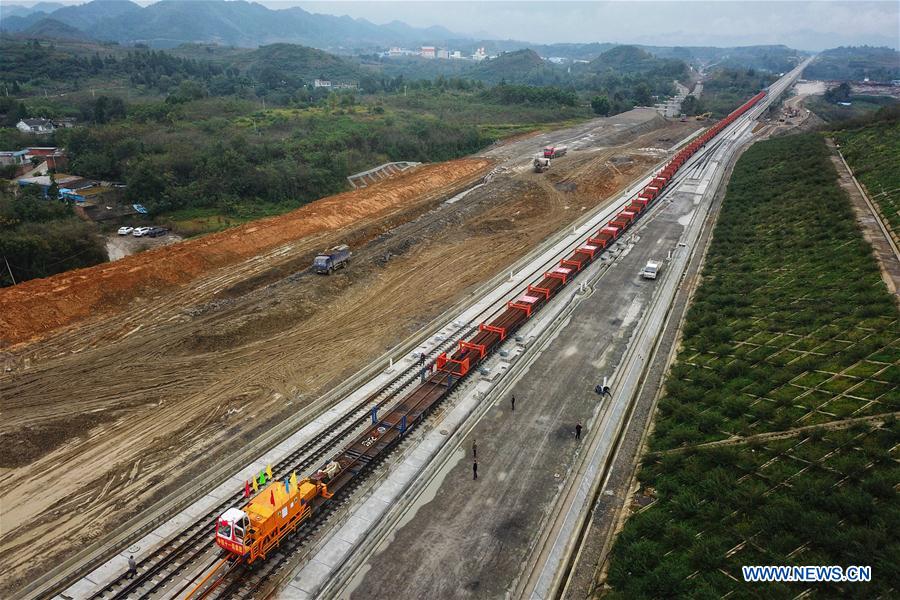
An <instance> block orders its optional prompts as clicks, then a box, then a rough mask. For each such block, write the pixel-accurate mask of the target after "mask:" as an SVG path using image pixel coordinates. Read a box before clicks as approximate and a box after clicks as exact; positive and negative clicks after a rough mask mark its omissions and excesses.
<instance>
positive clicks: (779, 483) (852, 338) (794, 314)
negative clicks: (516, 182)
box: [606, 134, 900, 598]
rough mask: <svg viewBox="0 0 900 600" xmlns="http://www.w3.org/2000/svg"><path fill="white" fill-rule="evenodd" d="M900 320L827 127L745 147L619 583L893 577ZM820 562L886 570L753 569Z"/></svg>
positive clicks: (659, 421) (848, 589)
mask: <svg viewBox="0 0 900 600" xmlns="http://www.w3.org/2000/svg"><path fill="white" fill-rule="evenodd" d="M898 318H900V314H898V310H897V307H896V304H895V303H894V302H893V300H892V298H891V296H890V295H889V294H888V293H887V291H886V289H885V286H884V283H883V282H882V280H881V278H880V276H879V272H878V269H877V267H876V265H875V261H874V258H873V257H872V255H871V249H870V248H869V246H868V245H867V244H866V243H865V242H864V241H863V239H862V236H861V234H860V232H859V230H858V229H857V226H856V223H855V220H854V217H853V213H852V212H851V209H850V205H849V202H848V200H847V198H846V196H845V195H844V194H843V192H842V191H841V190H840V189H839V188H838V186H837V184H836V173H835V171H834V168H833V166H832V164H831V163H830V161H829V159H828V151H827V148H826V146H825V144H824V141H823V139H822V138H821V137H819V136H818V135H815V134H809V135H801V136H791V137H785V138H780V139H776V140H772V141H768V142H763V143H759V144H757V145H755V146H754V147H752V148H751V149H750V150H748V151H747V152H746V153H745V154H744V156H743V157H742V158H741V160H740V161H739V163H738V165H737V167H736V169H735V172H734V175H733V177H732V179H731V182H730V183H729V186H728V192H727V196H726V199H725V202H724V205H723V208H722V213H721V215H720V218H719V222H718V224H717V226H716V229H715V233H714V239H713V242H712V245H711V247H710V250H709V254H708V256H707V261H706V264H705V266H704V269H703V282H702V284H701V285H700V287H699V288H698V290H697V292H696V296H695V299H694V302H693V304H692V307H691V309H690V311H689V313H688V316H687V319H686V323H685V326H684V338H683V340H682V346H681V348H680V350H679V353H678V356H677V359H676V363H675V365H674V366H673V368H672V370H671V372H670V374H669V377H668V380H667V383H666V388H665V393H664V395H663V397H662V398H661V399H660V403H659V410H658V413H657V415H656V420H655V431H654V433H653V435H652V436H651V439H650V443H649V445H650V450H651V452H650V453H649V454H647V455H646V456H645V457H644V459H643V463H642V469H641V472H640V475H639V479H640V484H641V492H640V494H641V495H642V496H643V499H642V501H641V502H640V505H645V506H646V507H645V508H642V509H641V510H639V511H638V512H637V514H635V515H634V516H632V517H631V518H630V519H629V520H628V522H627V523H626V526H625V529H624V531H623V532H622V534H621V535H620V536H619V538H618V540H617V542H616V545H615V547H614V549H613V554H612V558H611V564H610V568H609V573H608V580H607V583H608V584H609V585H611V586H612V591H608V590H607V592H606V593H607V595H608V596H610V597H617V598H618V597H621V598H636V597H637V598H643V597H675V596H682V595H684V596H691V597H704V598H705V597H710V598H712V597H722V596H725V595H728V594H734V597H741V598H743V597H754V598H755V597H758V598H792V597H795V596H796V595H798V594H800V593H802V592H803V591H804V590H806V589H808V588H811V587H814V588H815V591H816V592H817V593H816V594H815V595H816V596H819V595H821V596H825V597H835V596H844V595H847V596H862V595H865V596H872V597H878V596H885V597H887V596H890V595H891V593H892V592H895V591H896V588H897V586H898V583H900V578H898V574H900V570H898V564H900V543H898V541H897V537H896V535H895V534H890V533H889V532H890V531H895V532H896V531H898V530H900V505H898V502H897V493H896V487H897V485H898V482H900V467H898V464H897V460H896V459H897V458H898V456H900V452H898V450H897V445H898V442H900V427H898V425H897V421H896V419H895V418H894V417H893V416H891V415H892V414H893V413H895V412H897V411H900V320H898ZM885 415H888V416H885ZM861 417H874V418H873V419H871V420H869V421H865V420H863V421H859V420H857V421H854V419H859V418H861ZM848 419H849V420H848ZM710 443H712V444H710ZM702 444H710V445H706V446H702ZM816 564H823V565H832V564H835V565H843V566H849V565H871V566H872V567H873V581H872V582H871V583H869V584H865V586H862V587H861V584H827V585H824V584H815V585H814V586H812V585H811V584H760V583H757V584H748V583H744V582H743V579H742V575H741V569H740V567H741V566H742V565H816ZM854 586H855V587H854Z"/></svg>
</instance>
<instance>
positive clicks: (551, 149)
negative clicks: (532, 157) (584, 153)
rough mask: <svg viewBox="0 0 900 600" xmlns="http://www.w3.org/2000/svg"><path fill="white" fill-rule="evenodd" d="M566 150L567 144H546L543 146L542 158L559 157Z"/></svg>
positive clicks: (563, 154) (564, 153)
mask: <svg viewBox="0 0 900 600" xmlns="http://www.w3.org/2000/svg"><path fill="white" fill-rule="evenodd" d="M568 150H569V148H568V147H567V146H547V147H545V148H544V158H559V157H560V156H565V155H566V152H567V151H568Z"/></svg>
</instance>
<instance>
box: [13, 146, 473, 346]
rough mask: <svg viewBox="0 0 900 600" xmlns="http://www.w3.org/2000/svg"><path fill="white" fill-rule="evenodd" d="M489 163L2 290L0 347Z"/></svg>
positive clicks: (349, 195) (403, 202) (414, 177)
mask: <svg viewBox="0 0 900 600" xmlns="http://www.w3.org/2000/svg"><path fill="white" fill-rule="evenodd" d="M489 164H490V163H489V161H487V160H484V159H461V160H455V161H451V162H449V163H440V164H433V165H426V166H424V167H421V168H419V169H415V170H414V171H412V172H409V173H406V174H403V175H401V176H400V177H398V178H397V179H391V180H388V181H384V182H380V183H378V184H375V185H373V186H371V187H368V188H365V189H361V190H353V191H351V192H346V193H343V194H338V195H337V196H331V197H329V198H325V199H322V200H319V201H317V202H313V203H311V204H308V205H306V206H304V207H302V208H299V209H297V210H294V211H292V212H289V213H287V214H284V215H280V216H277V217H271V218H268V219H262V220H259V221H254V222H252V223H247V224H245V225H242V226H240V227H235V228H234V229H229V230H227V231H222V232H220V233H215V234H212V235H208V236H204V237H201V238H196V239H193V240H189V241H187V242H184V243H181V244H176V245H174V246H170V247H166V248H162V249H158V250H155V251H150V252H145V253H142V254H138V255H133V256H129V257H127V258H125V259H123V260H120V261H116V262H112V263H105V264H101V265H96V266H94V267H89V268H86V269H79V270H76V271H70V272H67V273H61V274H59V275H56V276H53V277H48V278H46V279H36V280H32V281H27V282H25V283H23V284H22V285H18V286H14V287H11V288H4V289H0V343H4V344H13V343H16V342H22V341H25V340H28V339H31V338H34V337H36V336H40V335H43V334H45V333H47V332H48V331H52V330H54V329H56V328H58V327H60V326H62V325H67V324H69V323H72V322H75V321H77V320H80V319H83V318H85V317H88V316H90V315H91V314H93V313H94V312H95V311H97V310H102V311H104V312H108V311H111V310H113V309H115V308H121V307H122V306H123V305H124V304H126V303H127V302H128V301H129V300H132V299H133V298H135V297H136V296H138V295H140V294H142V293H148V292H151V291H157V290H161V289H165V288H167V287H171V286H173V285H178V284H183V283H187V282H189V281H192V280H194V279H195V278H197V277H198V276H199V275H201V274H203V273H205V272H207V271H210V270H212V269H215V268H219V267H223V266H226V265H230V264H233V263H236V262H238V261H239V260H242V259H245V258H247V257H250V256H255V255H258V254H260V253H262V252H265V251H267V250H270V249H272V248H274V247H275V246H278V245H280V244H284V243H287V242H293V241H295V240H297V239H300V238H304V237H306V236H309V235H313V234H316V233H322V232H325V231H334V230H336V229H340V228H341V227H346V226H347V225H350V224H352V223H355V222H358V221H360V220H362V219H369V218H374V217H380V216H384V215H386V214H390V213H391V212H395V211H399V210H402V209H408V208H410V205H413V204H418V203H421V202H423V201H427V200H428V199H429V198H433V197H434V193H435V192H438V193H445V192H446V190H447V188H448V187H449V186H453V185H454V184H456V185H459V184H461V183H465V182H467V181H470V180H471V178H472V177H473V176H476V177H477V176H481V175H484V174H485V173H486V172H487V168H488V166H489Z"/></svg>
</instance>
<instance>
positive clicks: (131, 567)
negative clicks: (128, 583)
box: [128, 556, 137, 579]
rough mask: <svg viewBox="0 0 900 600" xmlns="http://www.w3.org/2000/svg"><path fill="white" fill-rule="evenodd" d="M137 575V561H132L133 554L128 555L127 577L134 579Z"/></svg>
mask: <svg viewBox="0 0 900 600" xmlns="http://www.w3.org/2000/svg"><path fill="white" fill-rule="evenodd" d="M135 575H137V563H136V562H134V556H129V557H128V579H134V576H135Z"/></svg>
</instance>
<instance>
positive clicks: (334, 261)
mask: <svg viewBox="0 0 900 600" xmlns="http://www.w3.org/2000/svg"><path fill="white" fill-rule="evenodd" d="M351 255H352V253H351V252H350V246H347V245H341V246H335V247H334V248H332V249H331V250H328V251H327V252H323V253H322V254H319V255H318V256H316V259H315V260H314V261H313V268H314V269H315V270H316V273H321V274H323V275H331V274H332V273H333V272H334V271H335V270H336V269H340V268H341V267H345V266H346V265H347V263H348V262H350V256H351Z"/></svg>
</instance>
